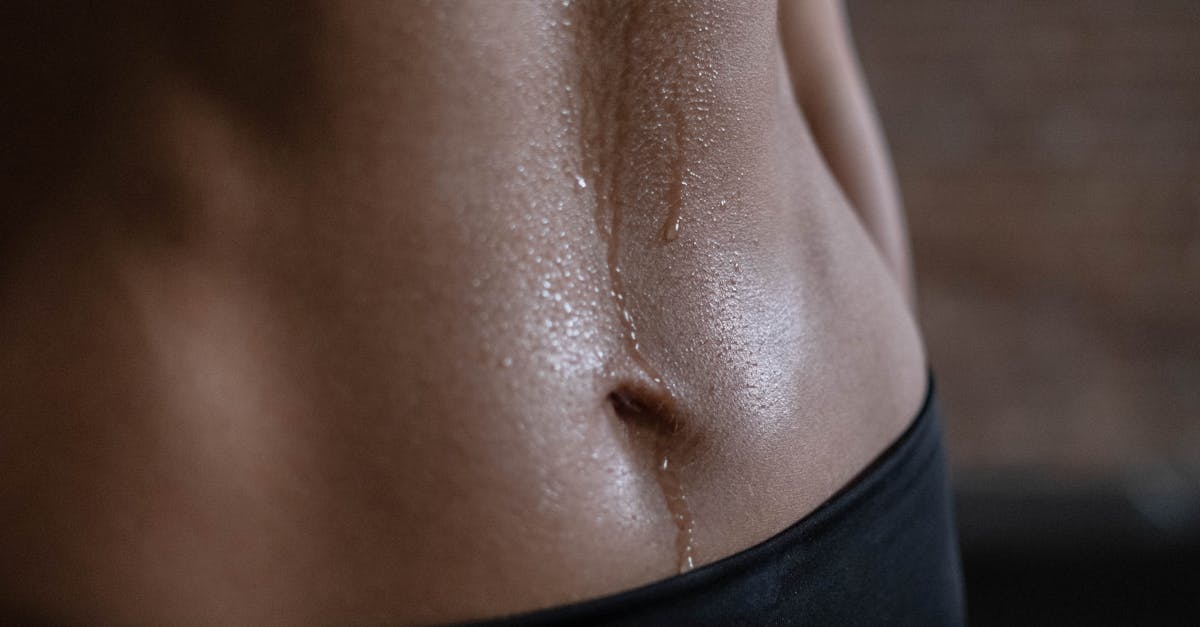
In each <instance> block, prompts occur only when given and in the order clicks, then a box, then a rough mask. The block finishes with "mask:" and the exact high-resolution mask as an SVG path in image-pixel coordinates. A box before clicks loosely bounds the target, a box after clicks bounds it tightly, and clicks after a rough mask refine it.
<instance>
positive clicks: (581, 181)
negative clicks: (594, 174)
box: [575, 174, 587, 189]
mask: <svg viewBox="0 0 1200 627" xmlns="http://www.w3.org/2000/svg"><path fill="white" fill-rule="evenodd" d="M575 184H576V185H578V186H579V189H586V188H587V181H586V180H584V178H583V177H582V176H579V175H578V174H576V175H575Z"/></svg>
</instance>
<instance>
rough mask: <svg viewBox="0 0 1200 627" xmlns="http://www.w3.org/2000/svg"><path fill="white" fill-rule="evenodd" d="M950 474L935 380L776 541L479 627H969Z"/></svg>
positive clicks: (771, 540) (769, 541)
mask: <svg viewBox="0 0 1200 627" xmlns="http://www.w3.org/2000/svg"><path fill="white" fill-rule="evenodd" d="M945 463H946V462H945V456H944V453H943V448H942V439H941V430H940V419H939V415H938V409H937V403H936V400H935V399H934V395H933V379H932V377H931V378H930V380H929V388H928V392H927V393H926V397H925V402H924V404H923V406H922V408H921V411H920V413H919V414H918V416H917V418H916V419H915V420H914V421H913V423H912V424H911V425H910V426H909V427H908V429H907V430H906V431H905V432H904V434H903V435H901V436H900V438H899V439H897V440H896V441H895V442H894V443H893V444H892V445H891V446H889V447H888V448H887V450H885V451H884V452H883V453H881V454H880V455H879V457H878V458H876V459H875V461H874V462H872V463H871V464H870V465H869V466H868V467H867V468H866V469H864V470H863V471H862V472H861V473H859V474H858V476H857V477H856V478H855V479H854V480H852V481H851V482H850V483H849V484H847V485H846V486H845V487H844V488H842V489H841V490H840V491H838V492H837V494H835V495H834V496H833V497H831V498H830V499H829V500H827V501H826V502H825V503H823V504H822V505H821V506H820V507H818V508H817V509H816V510H814V511H813V512H812V513H810V514H809V515H807V516H805V517H804V518H803V519H801V520H800V521H799V522H797V523H795V524H794V525H792V526H790V527H788V528H787V529H785V530H783V531H782V532H780V533H779V534H777V535H775V536H774V537H772V538H770V539H768V540H766V541H764V542H762V543H760V544H757V545H755V546H753V547H751V548H749V549H746V550H745V551H742V552H740V553H737V554H735V555H732V556H730V557H727V558H725V559H722V560H720V561H717V562H714V563H712V564H708V565H706V566H703V567H701V568H697V569H696V570H693V571H691V572H689V573H686V574H683V575H679V576H677V577H671V578H669V579H665V580H663V581H659V582H656V583H652V584H649V585H646V586H643V587H640V588H635V589H633V590H629V591H627V592H621V593H618V594H615V595H612V596H607V597H602V598H599V599H595V600H591V601H584V602H582V603H576V604H572V605H566V606H561V607H555V608H550V609H546V610H539V611H535V612H530V613H527V614H520V615H516V616H511V617H506V618H500V619H494V620H488V621H483V622H480V623H475V624H476V625H479V626H480V627H482V626H489V627H492V626H500V625H558V624H570V625H580V624H583V625H595V624H602V625H959V624H962V623H963V601H962V579H961V571H960V566H959V556H958V544H957V538H956V533H955V529H954V516H953V512H952V506H951V498H950V491H949V486H948V484H947V476H946V465H945Z"/></svg>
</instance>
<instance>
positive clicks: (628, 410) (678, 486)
mask: <svg viewBox="0 0 1200 627" xmlns="http://www.w3.org/2000/svg"><path fill="white" fill-rule="evenodd" d="M608 402H609V403H610V404H611V405H612V408H613V410H614V412H615V413H616V415H617V417H618V418H620V419H621V421H622V422H623V423H624V424H625V425H626V426H627V427H628V428H629V429H630V432H631V433H632V434H633V438H634V439H635V441H637V442H638V443H639V446H640V447H642V448H646V449H649V450H650V452H651V454H652V455H653V461H654V475H655V480H656V481H657V482H658V488H659V490H660V491H661V492H662V496H663V500H664V501H665V503H666V506H667V511H668V513H669V514H670V516H671V522H672V523H673V524H674V525H675V555H676V568H677V570H678V572H680V573H685V572H687V571H689V570H691V569H692V568H694V567H695V565H696V558H695V553H696V549H695V530H696V520H695V518H694V517H693V516H692V509H691V506H690V505H689V504H688V498H687V493H686V492H685V490H684V484H683V480H682V478H681V477H680V474H679V468H680V466H679V459H678V457H679V454H678V452H679V449H680V447H679V442H680V439H681V437H682V436H683V430H682V428H681V424H680V420H679V412H678V408H677V405H676V403H675V399H674V397H673V396H671V395H669V394H663V393H661V392H659V391H657V390H648V389H641V388H638V387H634V386H620V387H618V388H617V389H615V390H613V391H612V392H611V393H609V395H608Z"/></svg>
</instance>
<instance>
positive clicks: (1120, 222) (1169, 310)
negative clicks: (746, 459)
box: [847, 0, 1200, 474]
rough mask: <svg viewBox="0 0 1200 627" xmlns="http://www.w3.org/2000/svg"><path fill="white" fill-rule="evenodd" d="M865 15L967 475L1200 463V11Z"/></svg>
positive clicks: (868, 57)
mask: <svg viewBox="0 0 1200 627" xmlns="http://www.w3.org/2000/svg"><path fill="white" fill-rule="evenodd" d="M847 6H848V10H849V13H850V17H851V23H852V27H853V30H854V34H855V38H856V41H857V43H858V47H859V51H860V54H861V56H862V60H863V65H864V68H865V70H866V73H867V77H868V81H869V82H870V84H871V87H872V89H873V90H874V94H875V97H876V101H877V105H878V108H879V111H880V116H881V118H882V121H883V123H884V127H885V128H886V131H887V134H888V138H889V140H890V142H891V147H892V151H893V156H894V158H895V163H896V167H897V174H898V176H899V179H900V184H901V189H902V191H903V194H904V198H905V201H906V204H907V208H908V214H909V220H910V228H911V232H912V238H913V243H914V248H915V257H916V264H917V271H918V274H919V281H920V312H921V319H922V324H923V326H924V329H925V333H926V340H927V342H928V345H929V349H930V354H931V361H932V364H933V366H934V368H935V371H936V373H937V375H938V381H939V391H940V392H941V394H942V397H943V405H944V408H945V409H946V412H947V415H948V424H947V432H948V437H949V441H950V450H951V456H952V458H953V460H954V462H955V464H956V466H957V467H959V468H964V467H967V468H988V467H1014V466H1016V467H1037V468H1045V469H1057V470H1059V471H1064V472H1080V473H1084V474H1086V473H1091V472H1101V471H1106V470H1111V469H1114V468H1119V467H1122V466H1127V465H1129V464H1137V463H1142V462H1145V461H1146V460H1150V459H1154V458H1162V457H1164V456H1167V457H1170V458H1174V459H1185V460H1191V461H1192V462H1197V461H1200V3H1196V2H1192V1H1190V0H1155V1H1153V2H1147V1H1144V0H1141V1H1138V0H1095V1H1082V0H1056V1H1054V2H1032V1H1018V0H1002V1H995V0H993V1H983V0H979V1H971V2H949V1H941V2H938V1H933V0H909V1H906V2H889V1H885V0H850V1H849V2H848V3H847Z"/></svg>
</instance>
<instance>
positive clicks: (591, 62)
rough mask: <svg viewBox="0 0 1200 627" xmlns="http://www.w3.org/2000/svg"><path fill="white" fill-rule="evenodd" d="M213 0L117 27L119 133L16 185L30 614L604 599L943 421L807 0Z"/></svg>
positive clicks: (345, 611)
mask: <svg viewBox="0 0 1200 627" xmlns="http://www.w3.org/2000/svg"><path fill="white" fill-rule="evenodd" d="M564 4H566V6H564ZM213 11H214V13H212V14H209V13H205V16H206V17H205V16H201V17H204V18H205V19H208V20H209V21H210V22H211V24H210V26H211V28H208V29H207V30H205V28H204V27H203V26H194V25H189V26H187V27H186V29H187V32H192V30H191V29H194V30H195V31H197V33H198V34H195V36H194V40H189V41H192V44H194V45H195V46H196V47H197V48H199V49H200V50H201V52H195V50H192V52H187V51H183V52H181V50H184V49H183V48H182V47H181V45H176V44H175V43H172V42H174V41H175V40H177V39H179V37H176V36H175V34H173V32H172V31H171V28H168V27H163V25H162V23H160V21H159V18H158V17H157V16H154V15H144V16H139V19H133V18H134V16H125V15H118V16H111V24H106V23H103V21H102V23H101V25H100V27H107V26H113V25H117V26H120V28H119V29H118V30H120V32H121V33H122V37H120V39H121V40H122V42H121V43H120V45H115V44H114V46H115V47H113V48H108V47H106V46H105V45H101V44H97V47H98V48H102V49H104V50H106V51H107V53H108V54H110V55H111V61H109V62H105V63H108V64H111V65H112V66H113V67H111V68H109V69H111V75H105V76H104V77H103V80H101V81H100V84H99V86H88V87H86V88H87V89H93V88H94V89H95V92H96V94H99V95H95V96H94V97H95V98H96V102H98V103H99V105H98V108H97V110H98V111H99V112H100V113H98V114H97V115H98V121H97V122H95V124H94V127H95V128H97V129H99V130H98V131H96V132H94V133H90V134H88V135H87V136H86V138H84V137H83V136H80V137H81V138H80V139H79V141H78V144H77V145H66V146H62V149H63V150H65V151H73V152H75V153H78V154H80V155H82V156H81V157H80V158H79V159H78V160H77V161H78V164H79V165H77V167H74V168H73V169H72V170H71V171H69V172H65V173H63V172H57V173H54V175H53V176H51V175H46V177H45V181H44V187H37V186H36V185H26V188H27V189H28V190H34V191H29V192H27V194H26V196H27V197H23V198H20V199H19V200H21V201H22V202H21V203H20V205H21V207H25V208H26V209H23V208H21V207H15V208H10V209H8V210H6V211H9V212H18V211H29V212H32V213H33V214H34V215H33V217H31V218H27V219H21V220H16V219H13V220H10V222H11V223H12V224H14V225H16V226H14V227H13V229H12V230H11V231H10V232H9V233H8V234H6V235H5V241H6V248H7V250H6V252H5V253H3V257H2V259H3V266H2V268H0V269H2V273H0V278H2V279H3V283H2V284H0V296H2V298H0V343H2V344H3V346H4V351H3V353H2V354H0V411H2V412H3V415H2V418H0V511H3V512H4V515H3V520H2V521H0V590H3V591H4V592H2V593H0V595H3V596H0V600H2V601H3V605H2V607H3V608H4V609H6V610H7V611H13V612H25V613H29V614H31V615H36V616H42V615H44V616H49V617H60V618H75V619H78V618H103V619H107V620H116V621H119V622H126V621H135V622H138V621H145V620H150V621H161V622H173V621H175V620H179V619H180V618H181V617H182V618H188V619H194V620H200V621H205V622H210V621H217V622H263V621H266V622H280V621H282V622H316V623H329V622H361V621H377V620H387V619H391V620H401V621H418V622H429V621H438V620H451V619H462V618H470V617H483V616H488V615H495V614H500V613H505V612H511V611H519V610H525V609H531V608H536V607H544V606H549V605H556V604H561V603H567V602H570V601H573V600H578V599H582V598H587V597H593V596H597V595H602V594H606V593H610V592H614V591H617V590H620V589H624V588H628V587H631V586H636V585H639V584H642V583H646V582H649V581H652V580H656V579H661V578H663V577H667V576H670V575H672V574H674V573H676V572H678V571H679V570H680V569H681V568H683V569H686V568H687V567H689V566H690V565H696V566H698V565H701V564H704V563H708V562H711V561H713V560H716V559H719V558H721V557H724V556H727V555H730V554H732V553H735V552H737V551H739V550H742V549H744V548H746V547H748V546H750V545H752V544H754V543H756V542H759V541H761V540H763V539H765V538H767V537H769V536H771V535H772V534H774V533H776V532H778V531H779V530H781V529H783V528H785V527H786V526H788V525H789V524H791V523H792V522H794V521H796V520H797V519H798V518H800V517H801V516H803V515H804V514H805V513H807V512H809V511H811V510H812V509H813V508H814V507H816V506H817V505H818V504H820V503H821V502H822V501H823V500H825V499H826V498H828V497H829V496H830V495H831V494H832V493H833V492H834V491H836V490H837V489H838V488H839V487H840V486H842V485H844V484H845V483H846V482H847V481H848V480H849V479H850V478H852V477H853V476H854V474H855V473H857V472H858V471H859V470H861V469H862V468H863V467H864V466H865V465H866V464H867V463H869V462H870V460H871V459H872V458H873V457H874V456H875V455H877V454H878V453H879V452H880V451H881V450H882V449H883V448H884V447H886V446H887V444H888V443H889V442H890V441H892V440H893V439H894V438H895V437H896V436H897V435H898V434H899V433H900V432H901V431H902V430H903V428H904V427H905V425H906V424H907V422H908V420H909V419H911V418H912V416H913V414H914V412H915V411H916V409H917V407H918V405H919V403H920V400H921V396H922V393H923V392H924V384H925V370H924V367H925V366H924V355H923V352H922V348H921V343H920V339H919V336H918V333H917V331H916V328H915V325H914V323H913V321H912V318H911V316H910V314H909V310H908V307H907V304H906V301H905V297H904V294H903V288H901V287H900V286H899V285H898V284H897V281H896V280H895V279H894V278H893V277H894V273H893V272H892V271H890V270H889V265H888V263H887V262H885V260H884V258H885V257H884V255H881V254H879V253H878V252H877V249H878V248H877V247H876V246H875V245H873V244H872V241H871V239H870V237H869V235H868V233H867V231H866V230H864V228H863V226H862V225H861V223H860V220H859V219H858V218H857V217H856V214H855V212H854V210H853V209H852V208H851V205H850V203H849V202H848V201H847V200H846V196H845V195H844V194H843V193H842V191H841V189H840V188H839V186H838V183H837V181H836V180H835V178H834V176H833V175H832V174H831V173H830V170H829V168H828V166H827V165H826V161H825V159H824V158H823V156H822V153H821V152H820V150H819V149H818V145H817V143H816V142H815V141H814V139H813V135H812V134H811V133H810V131H809V128H808V127H807V126H806V124H805V122H804V119H803V117H802V115H801V113H800V110H799V109H798V107H797V105H796V103H795V99H794V95H793V90H792V83H791V81H790V80H789V78H788V70H787V68H786V66H785V64H784V53H783V49H782V47H781V45H780V43H779V37H778V35H777V23H776V14H775V12H774V11H773V10H772V9H771V8H770V7H768V6H766V5H761V6H760V5H753V8H752V9H751V8H745V9H740V10H733V9H730V8H729V5H728V3H724V2H713V3H698V4H695V5H677V4H672V3H653V4H652V3H629V4H612V5H610V4H603V5H601V4H586V3H585V4H583V6H580V5H579V4H576V3H559V2H555V3H545V4H544V5H534V6H531V5H528V4H524V3H521V4H518V3H501V2H478V3H473V4H462V3H430V4H428V5H426V4H404V5H401V6H399V7H389V6H386V5H383V6H378V7H377V6H375V5H368V4H367V3H340V5H339V4H337V3H335V4H334V5H333V6H330V7H324V8H320V9H317V8H305V9H303V10H301V9H289V10H288V11H289V15H287V16H283V17H280V16H276V15H274V14H273V13H271V10H267V9H263V10H262V11H263V12H264V14H263V15H253V14H251V15H242V14H240V13H237V11H249V10H248V9H239V10H237V11H235V10H231V13H229V14H225V13H222V12H220V11H216V10H213ZM192 17H193V18H194V17H195V16H192ZM180 19H182V18H180ZM224 20H229V23H233V24H242V25H243V26H244V27H245V28H244V29H243V30H245V31H246V32H243V31H242V30H239V29H237V28H229V27H228V24H227V23H226V22H225V21H224ZM192 23H193V24H194V23H199V24H201V25H203V24H207V23H208V22H205V21H204V20H193V21H192ZM178 28H180V29H184V28H185V27H183V26H179V27H178ZM254 29H260V30H254ZM263 29H265V30H263ZM163 31H166V34H164V32H163ZM251 31H253V32H254V33H255V35H254V37H255V39H254V41H256V42H259V44H260V45H256V46H253V47H252V49H253V50H257V51H260V52H259V53H258V54H255V55H249V56H242V55H239V54H237V51H238V50H242V49H243V48H240V47H239V46H244V45H245V44H246V43H247V41H249V40H250V38H251V35H250V34H248V33H249V32H251ZM263 41H266V42H267V43H262V42H263ZM85 48H86V46H85ZM131 51H132V52H131ZM102 65H104V64H102ZM104 67H108V65H104ZM264 77H271V78H264ZM53 111H54V110H52V112H53ZM88 128H92V127H88ZM85 139H86V141H85ZM35 183H36V181H35ZM23 189H24V188H23ZM39 190H43V191H39ZM664 462H665V464H666V469H664V468H663V465H664Z"/></svg>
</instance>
